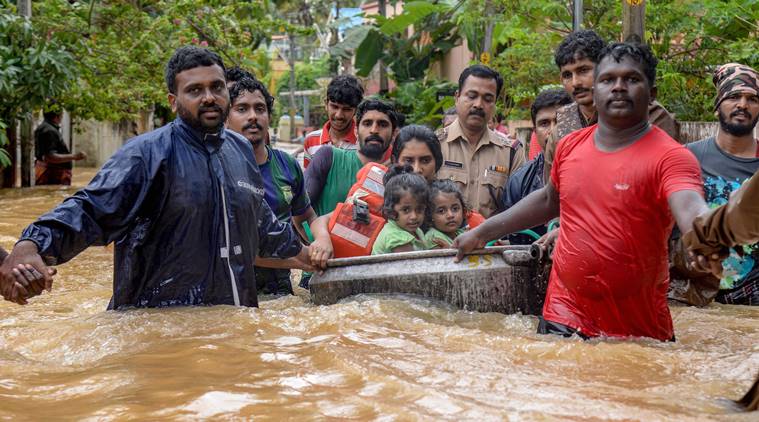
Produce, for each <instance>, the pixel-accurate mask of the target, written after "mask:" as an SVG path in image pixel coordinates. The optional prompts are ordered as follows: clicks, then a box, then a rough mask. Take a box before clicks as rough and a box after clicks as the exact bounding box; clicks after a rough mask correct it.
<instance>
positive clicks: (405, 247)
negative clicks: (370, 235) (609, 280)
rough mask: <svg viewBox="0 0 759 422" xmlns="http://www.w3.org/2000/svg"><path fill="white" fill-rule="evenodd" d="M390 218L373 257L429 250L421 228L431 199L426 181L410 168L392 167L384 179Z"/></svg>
mask: <svg viewBox="0 0 759 422" xmlns="http://www.w3.org/2000/svg"><path fill="white" fill-rule="evenodd" d="M384 185H385V198H384V199H385V201H384V203H383V206H382V213H383V214H384V216H385V218H387V223H386V224H385V227H383V228H382V231H381V232H380V234H379V236H378V237H377V240H376V241H375V242H374V246H373V247H372V255H379V254H385V253H392V252H409V251H420V250H425V249H428V248H427V246H426V244H425V242H424V232H423V231H422V229H421V226H422V223H424V220H425V211H426V208H427V202H428V200H429V188H428V187H427V181H425V180H424V178H423V177H422V176H420V175H418V174H415V173H414V169H413V168H411V167H410V166H395V167H392V168H391V169H390V170H389V171H388V172H387V173H386V174H385V178H384Z"/></svg>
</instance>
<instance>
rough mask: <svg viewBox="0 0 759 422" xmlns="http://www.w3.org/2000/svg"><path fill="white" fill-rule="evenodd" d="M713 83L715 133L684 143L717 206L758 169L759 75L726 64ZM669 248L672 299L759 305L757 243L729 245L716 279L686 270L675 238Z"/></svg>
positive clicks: (709, 198) (712, 205) (713, 205)
mask: <svg viewBox="0 0 759 422" xmlns="http://www.w3.org/2000/svg"><path fill="white" fill-rule="evenodd" d="M712 81H713V82H714V86H715V87H716V88H717V97H716V99H715V101H714V109H715V113H716V114H717V117H718V118H719V130H718V132H717V136H712V137H709V138H706V139H703V140H701V141H698V142H694V143H691V144H688V145H687V146H686V147H687V148H688V149H689V150H690V151H691V152H693V154H694V155H695V156H696V159H698V161H699V163H700V164H701V175H702V177H703V180H704V194H705V196H706V202H707V204H709V207H710V208H716V207H718V206H720V205H723V204H725V203H727V201H728V199H729V198H730V194H731V193H732V192H733V191H735V190H737V189H738V188H739V187H740V186H741V185H742V184H743V183H744V182H745V181H746V180H748V179H749V178H751V176H753V175H754V173H756V171H757V170H759V143H758V141H757V139H756V138H754V135H753V132H754V128H755V127H756V123H757V120H759V74H757V72H756V71H755V70H754V69H752V68H750V67H748V66H745V65H741V64H737V63H728V64H725V65H722V66H720V67H719V68H718V69H717V70H716V72H715V73H714V77H713V79H712ZM677 237H679V236H678V235H677V234H675V236H674V238H675V239H677ZM672 250H673V251H676V252H679V253H675V254H674V255H675V256H674V259H673V261H674V263H675V266H674V268H673V270H672V275H671V277H672V280H673V281H672V288H673V289H672V291H671V293H670V297H672V298H674V299H678V300H682V301H685V302H688V303H691V304H694V305H705V304H707V303H709V301H710V300H711V299H712V298H713V297H714V295H716V300H717V302H720V303H729V304H737V305H759V244H754V245H747V246H741V247H739V248H738V250H736V249H731V250H730V251H729V256H728V257H727V258H726V259H724V260H723V261H722V268H723V273H722V277H721V279H720V280H719V281H718V280H717V279H716V278H714V277H712V276H710V275H707V276H705V277H704V276H703V275H699V274H695V273H691V272H690V271H688V269H687V268H686V266H685V265H684V259H682V258H683V257H684V255H685V254H684V250H683V248H682V246H681V245H680V244H679V243H677V242H676V240H675V242H673V247H672Z"/></svg>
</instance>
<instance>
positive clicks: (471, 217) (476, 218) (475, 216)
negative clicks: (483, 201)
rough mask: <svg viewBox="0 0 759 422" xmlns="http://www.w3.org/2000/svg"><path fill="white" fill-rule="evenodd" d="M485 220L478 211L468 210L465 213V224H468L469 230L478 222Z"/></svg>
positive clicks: (478, 223)
mask: <svg viewBox="0 0 759 422" xmlns="http://www.w3.org/2000/svg"><path fill="white" fill-rule="evenodd" d="M484 222H485V217H483V216H482V214H480V213H478V212H477V211H474V210H470V211H469V213H468V214H467V215H466V223H467V226H469V227H468V228H469V230H471V229H473V228H475V227H477V226H479V225H480V224H482V223H484Z"/></svg>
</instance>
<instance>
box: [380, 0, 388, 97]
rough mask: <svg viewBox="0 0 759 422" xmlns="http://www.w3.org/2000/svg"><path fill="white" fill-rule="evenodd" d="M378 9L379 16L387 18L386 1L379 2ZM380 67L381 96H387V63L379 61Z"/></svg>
mask: <svg viewBox="0 0 759 422" xmlns="http://www.w3.org/2000/svg"><path fill="white" fill-rule="evenodd" d="M377 8H378V9H379V15H380V16H382V17H383V18H385V17H387V10H385V8H386V6H385V0H378V1H377ZM377 65H378V66H379V92H380V94H385V93H387V91H388V87H387V72H386V71H385V63H384V62H383V61H382V59H380V60H379V62H378V63H377Z"/></svg>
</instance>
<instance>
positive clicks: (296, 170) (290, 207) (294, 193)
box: [258, 145, 311, 223]
mask: <svg viewBox="0 0 759 422" xmlns="http://www.w3.org/2000/svg"><path fill="white" fill-rule="evenodd" d="M266 152H267V153H268V158H267V159H266V162H265V163H263V164H261V165H259V166H258V167H259V168H260V169H261V175H262V176H263V179H264V190H265V195H264V198H265V199H266V203H267V204H269V208H271V210H272V211H273V212H274V214H275V215H276V216H277V219H278V220H279V221H281V222H285V223H289V222H290V220H291V218H292V216H294V215H301V214H303V213H305V212H306V210H307V209H308V207H310V206H311V202H310V201H309V200H308V194H306V189H305V187H304V182H303V171H302V170H301V168H300V166H299V165H298V162H297V161H295V159H294V158H293V157H291V156H290V154H288V153H286V152H284V151H281V150H278V149H272V148H271V147H269V146H268V145H267V146H266Z"/></svg>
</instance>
